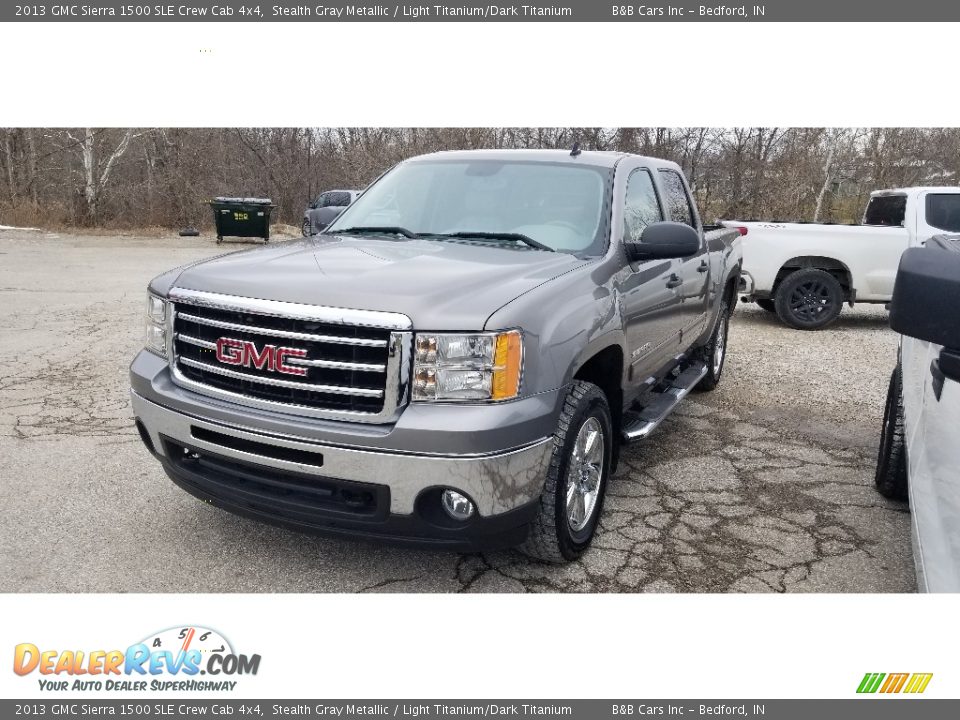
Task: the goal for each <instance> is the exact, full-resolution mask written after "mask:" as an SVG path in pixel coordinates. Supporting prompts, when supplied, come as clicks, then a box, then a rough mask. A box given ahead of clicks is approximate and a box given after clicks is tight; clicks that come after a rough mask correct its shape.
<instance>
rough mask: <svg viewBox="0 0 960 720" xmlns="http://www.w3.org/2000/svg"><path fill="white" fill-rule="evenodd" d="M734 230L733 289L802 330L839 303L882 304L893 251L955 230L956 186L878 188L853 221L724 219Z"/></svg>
mask: <svg viewBox="0 0 960 720" xmlns="http://www.w3.org/2000/svg"><path fill="white" fill-rule="evenodd" d="M723 224H724V225H726V226H727V227H738V228H740V232H741V234H743V235H744V238H743V275H742V276H741V287H740V294H741V295H742V296H743V300H744V301H745V302H756V303H757V304H758V305H760V307H762V308H763V309H764V310H768V311H770V312H775V313H776V314H777V315H778V316H779V317H780V319H781V320H783V322H785V323H787V324H788V325H790V326H791V327H795V328H798V329H801V330H818V329H820V328H822V327H826V326H827V325H829V324H830V323H831V322H833V321H834V320H836V319H837V316H838V315H840V310H841V309H842V307H843V304H844V303H849V304H850V306H851V307H852V306H853V304H854V302H866V303H887V302H889V301H890V297H891V294H892V292H893V281H894V277H895V276H896V273H897V263H899V262H900V255H901V254H903V251H904V250H906V249H907V248H908V247H915V246H917V245H922V244H923V243H924V242H925V241H926V240H927V239H928V238H930V237H932V236H933V235H937V234H940V233H943V232H960V187H914V188H902V189H898V190H877V191H875V192H873V193H871V195H870V201H869V202H868V204H867V208H866V211H865V212H864V214H863V222H862V224H860V225H839V224H829V223H782V222H741V221H738V220H729V221H724V222H723Z"/></svg>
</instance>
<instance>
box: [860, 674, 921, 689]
mask: <svg viewBox="0 0 960 720" xmlns="http://www.w3.org/2000/svg"><path fill="white" fill-rule="evenodd" d="M932 678H933V673H889V674H888V673H867V674H865V675H864V676H863V680H861V681H860V685H859V686H858V687H857V692H858V693H861V694H872V693H884V694H890V693H901V692H902V693H910V694H919V693H922V692H923V691H924V690H926V689H927V685H929V684H930V680H931V679H932Z"/></svg>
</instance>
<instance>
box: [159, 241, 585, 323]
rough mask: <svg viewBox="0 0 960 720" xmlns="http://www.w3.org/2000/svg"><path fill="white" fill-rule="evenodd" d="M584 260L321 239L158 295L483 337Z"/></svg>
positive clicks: (468, 245)
mask: <svg viewBox="0 0 960 720" xmlns="http://www.w3.org/2000/svg"><path fill="white" fill-rule="evenodd" d="M585 262H586V261H584V260H580V259H579V258H576V257H574V256H572V255H568V254H566V253H551V252H545V251H542V250H535V249H532V248H528V247H526V246H523V245H521V246H513V245H508V246H504V245H502V244H499V243H480V242H472V241H446V240H442V241H439V240H423V239H411V240H407V239H397V240H393V239H385V238H358V237H348V236H338V235H322V236H315V237H311V238H304V239H303V240H296V241H291V242H284V243H277V244H270V245H268V246H266V247H260V248H256V249H253V250H247V251H241V252H236V253H231V254H229V255H223V256H220V257H217V258H213V259H211V260H207V261H205V262H201V263H198V264H196V265H192V266H189V267H188V268H186V269H185V270H183V271H182V272H181V273H180V274H179V276H176V275H173V276H170V275H168V276H163V279H164V280H166V281H167V282H169V286H168V287H157V288H156V289H157V290H159V291H161V292H165V291H168V290H169V287H172V286H175V287H181V288H186V289H190V290H203V291H207V292H215V293H223V294H225V295H239V296H243V297H251V298H260V299H267V300H281V301H285V302H295V303H305V304H308V305H326V306H331V307H342V308H352V309H361V310H383V311H390V312H400V313H403V314H404V315H407V316H408V317H409V318H410V319H411V320H413V323H414V327H415V328H420V329H424V330H481V329H484V324H485V323H486V320H487V318H489V317H490V315H491V314H492V313H493V312H494V311H495V310H497V309H498V308H500V307H502V306H503V305H504V304H506V303H508V302H510V301H511V300H513V299H515V298H517V297H519V296H520V295H522V294H523V293H525V292H528V291H529V290H532V289H533V288H535V287H537V286H538V285H540V284H542V283H544V282H546V281H548V280H550V279H552V278H555V277H557V276H558V275H562V274H563V273H565V272H567V271H569V270H572V269H574V268H576V267H579V266H581V265H584V264H585ZM157 280H158V281H159V280H160V278H158V279H157Z"/></svg>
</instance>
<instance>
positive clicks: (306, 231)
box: [300, 218, 313, 237]
mask: <svg viewBox="0 0 960 720" xmlns="http://www.w3.org/2000/svg"><path fill="white" fill-rule="evenodd" d="M300 232H302V233H303V236H304V237H310V236H311V235H313V228H312V227H311V223H310V221H309V220H308V219H306V218H304V220H303V224H302V225H301V226H300Z"/></svg>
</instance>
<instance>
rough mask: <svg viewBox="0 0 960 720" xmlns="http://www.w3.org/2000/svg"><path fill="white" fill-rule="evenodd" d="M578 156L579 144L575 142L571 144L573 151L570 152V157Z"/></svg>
mask: <svg viewBox="0 0 960 720" xmlns="http://www.w3.org/2000/svg"><path fill="white" fill-rule="evenodd" d="M579 154H580V143H579V142H575V143H574V144H573V149H572V150H571V151H570V157H576V156H577V155H579Z"/></svg>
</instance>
